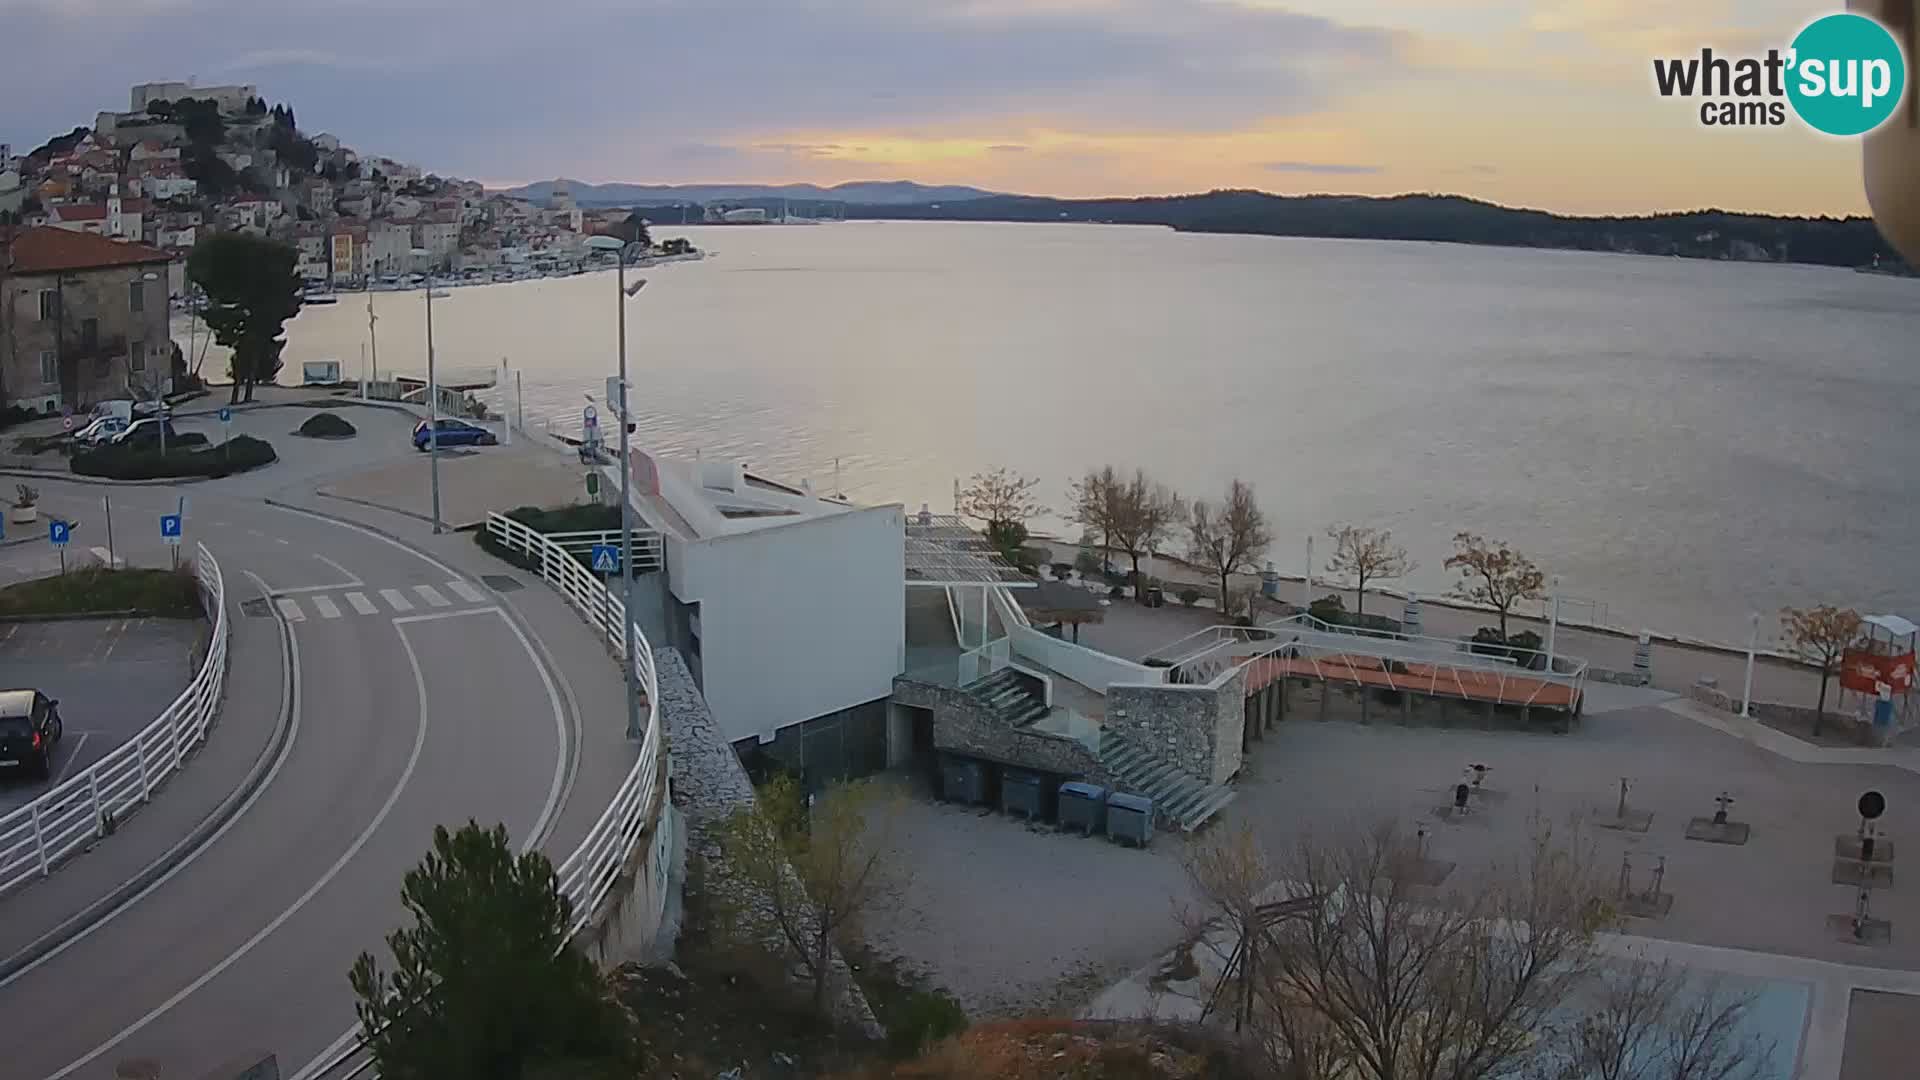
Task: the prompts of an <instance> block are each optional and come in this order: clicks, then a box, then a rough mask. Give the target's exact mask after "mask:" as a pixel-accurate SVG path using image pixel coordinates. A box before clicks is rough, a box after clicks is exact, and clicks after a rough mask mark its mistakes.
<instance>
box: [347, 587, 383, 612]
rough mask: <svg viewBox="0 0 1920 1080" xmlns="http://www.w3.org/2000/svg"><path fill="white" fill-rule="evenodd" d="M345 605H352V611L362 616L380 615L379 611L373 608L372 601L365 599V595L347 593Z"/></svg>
mask: <svg viewBox="0 0 1920 1080" xmlns="http://www.w3.org/2000/svg"><path fill="white" fill-rule="evenodd" d="M347 603H349V604H352V605H353V610H354V611H356V612H358V613H360V614H362V615H378V614H379V613H380V609H379V608H377V607H374V606H373V601H371V600H369V599H367V594H366V593H357V592H350V593H348V594H347Z"/></svg>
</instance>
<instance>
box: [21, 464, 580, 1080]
mask: <svg viewBox="0 0 1920 1080" xmlns="http://www.w3.org/2000/svg"><path fill="white" fill-rule="evenodd" d="M41 486H42V489H43V502H44V503H45V504H46V506H47V507H48V508H49V509H50V510H51V511H53V512H63V511H65V512H69V513H72V514H74V516H76V517H79V518H80V519H81V520H82V522H83V523H84V522H85V521H86V519H87V516H88V515H87V512H86V509H85V507H86V506H88V505H91V506H93V507H95V508H97V507H98V506H99V498H100V493H101V489H100V488H97V487H95V488H89V487H84V486H81V485H74V484H64V483H57V482H53V481H48V482H46V483H44V484H42V485H41ZM180 491H184V492H185V493H186V494H187V497H188V500H189V507H188V519H187V531H188V534H189V535H188V540H189V544H191V542H192V541H193V540H196V539H197V540H200V541H203V542H205V543H206V544H207V546H208V548H209V549H210V550H212V551H213V553H214V556H215V557H216V558H217V559H219V561H220V564H221V567H222V569H223V570H224V571H225V574H226V581H227V594H228V596H227V607H228V617H229V618H230V619H232V620H233V632H234V634H235V640H236V642H238V640H239V638H240V637H241V636H243V635H244V636H248V637H253V636H260V637H266V638H275V639H278V636H279V635H281V634H282V633H283V632H284V633H285V635H286V638H285V639H284V641H285V644H284V646H282V645H281V642H280V641H279V640H276V641H275V648H274V649H273V650H271V651H269V650H267V649H263V648H257V647H256V648H255V649H253V650H252V652H251V653H249V654H248V655H250V656H252V657H254V658H255V660H256V661H258V659H259V658H261V657H265V656H268V655H271V654H272V653H273V652H280V653H282V655H283V657H287V658H290V659H291V660H292V665H291V669H290V670H291V674H292V678H291V680H283V679H282V678H281V671H280V670H279V665H275V670H273V671H271V672H269V671H263V670H259V669H258V665H257V664H256V665H255V666H254V669H253V670H248V671H233V672H231V673H230V676H229V680H228V693H227V701H226V704H225V706H224V708H225V710H226V711H227V713H228V714H231V713H232V712H233V711H234V710H282V709H287V710H291V712H290V720H291V724H292V728H291V734H290V736H289V738H288V739H287V741H286V743H285V746H284V749H283V750H282V751H281V753H280V756H279V757H278V758H277V759H276V760H275V761H274V763H273V765H272V769H271V771H270V772H269V774H268V776H267V779H266V780H265V782H264V783H263V784H262V785H261V786H260V788H259V789H258V791H256V792H255V794H254V796H253V797H252V798H251V799H250V800H249V801H248V802H247V803H245V804H243V806H242V807H241V809H240V810H239V812H238V813H237V814H236V816H235V817H234V818H233V819H232V820H231V821H230V822H229V823H228V825H227V826H226V827H225V828H223V829H222V830H220V831H219V832H218V833H216V834H215V835H214V836H213V837H212V838H211V839H210V841H209V842H208V843H207V844H205V845H204V846H203V847H201V848H200V849H199V850H198V851H197V852H195V853H194V854H192V855H191V856H189V858H188V860H187V861H185V862H183V863H182V864H181V865H179V866H178V867H176V868H175V869H174V870H173V871H172V872H170V873H169V874H167V875H166V876H165V877H163V878H161V879H160V880H159V881H157V882H156V883H155V884H154V885H153V886H151V887H150V888H149V889H148V890H147V891H146V892H144V893H142V894H140V895H138V896H136V897H135V898H134V899H133V900H132V901H130V902H129V903H128V904H127V905H125V906H123V907H122V908H121V909H119V910H118V911H117V912H115V913H114V914H113V915H111V916H110V917H109V918H108V919H107V920H106V921H104V922H103V923H100V924H96V925H95V926H94V927H93V928H92V929H91V930H90V931H88V932H87V933H85V934H84V935H82V936H81V937H79V938H78V939H76V940H74V941H72V942H70V943H69V944H68V945H66V946H65V947H64V948H62V949H60V950H58V951H56V952H54V953H53V954H51V955H49V956H47V957H44V958H43V959H42V960H41V961H39V962H38V963H36V964H34V965H33V966H31V967H28V968H26V969H24V970H22V971H20V972H18V973H16V974H15V975H14V976H13V977H11V978H9V979H8V980H7V981H6V982H5V983H0V1017H4V1018H5V1019H4V1021H0V1024H4V1028H5V1030H6V1031H8V1032H11V1033H12V1034H10V1035H9V1036H8V1039H7V1042H8V1047H7V1051H6V1054H5V1058H6V1065H5V1067H4V1068H0V1072H3V1073H4V1074H5V1075H6V1076H8V1077H22V1078H25V1077H47V1078H56V1080H57V1078H65V1077H111V1076H113V1074H114V1070H115V1066H116V1065H117V1064H119V1063H120V1062H122V1061H125V1060H128V1059H134V1058H144V1059H151V1060H154V1061H157V1062H158V1063H159V1064H160V1065H161V1066H162V1067H163V1069H164V1070H165V1072H164V1074H163V1075H165V1076H168V1077H188V1078H197V1077H200V1076H202V1075H204V1074H205V1073H206V1071H207V1070H210V1069H213V1068H215V1067H217V1066H220V1065H223V1064H225V1063H228V1062H230V1061H232V1060H233V1059H234V1058H236V1057H237V1056H240V1055H242V1054H243V1053H246V1052H250V1051H252V1050H255V1049H257V1050H259V1051H261V1052H263V1053H265V1052H271V1053H274V1054H277V1055H278V1058H279V1062H280V1066H281V1069H282V1073H283V1075H292V1074H293V1072H294V1071H295V1070H297V1069H299V1068H300V1067H301V1066H303V1065H305V1064H306V1063H307V1062H308V1061H309V1060H310V1059H312V1058H313V1057H315V1056H316V1055H318V1054H319V1053H321V1052H322V1050H324V1049H325V1048H326V1047H327V1046H328V1044H329V1043H331V1042H333V1041H334V1039H335V1038H336V1037H337V1036H338V1035H339V1034H340V1033H341V1032H342V1031H345V1030H347V1029H348V1028H349V1027H351V1026H352V1024H353V1023H354V1016H353V1008H352V995H351V991H350V990H349V988H348V986H347V981H346V972H347V968H348V966H349V964H350V963H351V962H352V959H353V957H354V956H355V955H356V954H357V953H358V952H359V951H361V950H363V949H373V950H375V951H376V954H377V955H380V956H381V957H382V958H383V959H386V958H387V954H386V950H385V947H384V945H383V944H382V938H383V936H384V935H385V933H386V932H387V931H388V930H390V929H392V928H394V927H396V926H398V925H400V924H401V923H402V921H403V917H404V910H403V908H402V907H401V904H400V895H399V890H400V881H401V878H402V876H403V875H404V874H405V872H406V871H407V870H408V869H410V868H411V867H412V866H414V864H415V863H417V862H418V860H419V859H420V857H421V855H422V854H423V853H424V852H425V851H426V850H427V848H428V846H429V845H430V843H431V838H432V831H433V828H434V826H436V825H440V824H455V823H460V822H464V821H466V820H467V819H468V818H470V817H471V818H475V819H478V820H479V821H481V822H482V823H488V824H490V823H493V822H496V821H503V822H505V824H506V826H507V828H508V830H509V832H510V833H511V834H512V835H513V837H514V839H515V840H516V842H520V843H526V842H530V841H531V842H537V841H538V840H540V839H541V838H542V837H543V835H544V833H545V831H546V830H547V829H548V828H549V827H550V826H551V823H552V822H553V820H554V817H555V815H556V813H557V812H558V808H559V806H560V805H561V803H562V801H563V800H564V799H565V797H566V794H567V792H566V789H567V787H568V785H569V783H570V778H571V775H572V771H573V768H574V764H575V756H576V754H577V749H576V748H577V744H578V739H577V738H576V737H575V731H574V729H573V724H574V720H573V717H572V716H571V714H570V712H569V710H568V709H567V707H566V706H565V697H564V695H563V693H562V688H561V687H560V686H558V685H556V682H555V676H554V674H553V673H552V672H551V671H549V670H548V668H547V667H546V665H545V664H543V662H542V660H541V656H540V651H539V650H538V649H536V647H535V644H534V643H533V641H531V640H530V639H529V638H528V637H527V636H526V634H525V633H524V632H523V631H522V630H521V629H520V627H519V625H518V623H517V622H516V621H515V620H514V619H512V618H510V617H509V615H508V613H507V612H506V611H505V610H503V609H502V608H501V607H500V606H498V604H497V598H496V597H495V596H494V595H493V594H492V593H491V592H489V591H487V590H486V589H485V588H484V587H483V586H482V585H481V584H480V583H479V582H478V581H475V580H473V579H471V578H469V577H466V576H464V575H462V574H460V573H458V572H456V571H455V570H454V569H453V568H451V567H449V566H447V565H445V564H444V563H442V562H440V561H438V560H436V559H434V558H433V557H432V556H430V555H427V554H425V553H422V552H419V551H416V550H414V549H411V548H409V547H408V546H405V545H403V544H400V543H397V542H394V541H391V540H388V539H386V538H384V537H381V536H379V535H377V534H374V533H372V532H370V531H367V530H362V529H359V528H356V527H352V526H348V525H344V524H339V523H335V522H329V521H326V520H323V519H321V518H318V517H314V516H311V515H307V514H302V513H299V512H296V511H290V510H284V509H278V508H274V507H271V506H268V505H266V504H264V503H262V502H260V501H258V500H255V499H241V498H234V497H223V496H221V495H219V494H217V491H216V489H214V488H213V487H212V486H211V485H194V486H189V487H185V488H182V489H180ZM177 494H178V492H176V491H174V490H171V489H165V488H117V489H114V490H113V492H112V496H113V500H114V517H115V522H116V530H117V532H119V533H120V536H119V537H118V539H119V540H120V546H119V549H118V550H119V551H120V553H121V554H122V555H123V556H124V557H130V561H131V562H133V563H134V564H136V565H156V564H160V565H164V559H165V554H164V551H165V549H164V548H162V547H161V546H160V545H159V543H158V536H157V525H156V524H153V522H154V521H155V519H157V516H158V515H159V514H160V513H162V512H165V511H167V510H169V509H171V508H172V505H173V503H174V500H175V499H176V497H177ZM96 516H97V513H96ZM128 523H135V524H136V528H135V529H133V530H131V531H135V532H151V533H154V534H155V535H152V536H151V537H149V538H146V539H129V538H128V537H127V536H126V533H127V532H129V531H130V530H129V529H128ZM92 531H93V530H91V529H88V528H87V527H86V526H85V525H84V524H83V529H82V533H81V534H79V535H77V536H76V543H77V544H80V545H81V546H83V547H84V544H85V543H99V542H100V539H99V537H97V536H91V535H88V534H89V533H91V532H92ZM82 542H84V543H82ZM129 548H132V549H133V550H131V551H129V550H128V549H129ZM188 550H191V548H190V546H189V548H188ZM269 590H270V591H271V592H273V593H274V594H276V596H277V597H278V599H277V600H276V601H275V602H274V607H273V609H272V615H271V617H267V616H264V615H261V614H258V613H257V609H258V608H259V605H257V604H256V605H253V606H254V608H255V609H256V613H255V614H251V615H249V614H243V613H242V608H241V604H242V602H244V601H247V600H250V599H256V598H259V597H261V596H263V595H264V593H265V592H266V591H269ZM238 651H239V650H238V649H237V648H236V652H238ZM283 693H284V699H283ZM160 704H161V703H156V704H155V710H156V711H157V710H158V708H159V706H160ZM212 737H213V738H216V739H217V738H218V737H219V730H218V728H216V729H215V732H214V734H213V736H212ZM188 768H189V769H191V768H192V765H191V764H189V766H188ZM157 797H158V798H162V799H164V798H165V797H166V793H165V792H164V791H163V792H162V793H161V794H160V795H159V796H157ZM111 842H112V841H111V839H109V841H108V843H111ZM59 885H60V875H59V874H58V872H56V873H55V875H54V877H53V878H51V879H49V880H48V881H45V882H41V883H39V884H38V885H36V886H33V888H36V889H53V888H58V887H59ZM5 910H6V905H5V901H4V900H0V918H4V917H5Z"/></svg>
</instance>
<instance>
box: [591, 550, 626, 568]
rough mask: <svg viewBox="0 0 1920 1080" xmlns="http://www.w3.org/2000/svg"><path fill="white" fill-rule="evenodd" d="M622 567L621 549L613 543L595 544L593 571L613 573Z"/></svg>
mask: <svg viewBox="0 0 1920 1080" xmlns="http://www.w3.org/2000/svg"><path fill="white" fill-rule="evenodd" d="M619 569H620V549H619V548H617V547H614V546H613V545H612V544H595V545H593V572H594V573H596V574H611V573H614V572H616V571H618V570H619Z"/></svg>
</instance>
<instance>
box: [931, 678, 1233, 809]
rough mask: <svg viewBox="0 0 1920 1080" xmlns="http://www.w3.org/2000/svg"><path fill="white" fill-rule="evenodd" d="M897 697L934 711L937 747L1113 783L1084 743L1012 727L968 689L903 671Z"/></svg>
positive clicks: (1100, 782)
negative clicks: (930, 681)
mask: <svg viewBox="0 0 1920 1080" xmlns="http://www.w3.org/2000/svg"><path fill="white" fill-rule="evenodd" d="M893 700H894V702H895V704H899V705H910V706H913V707H915V708H920V709H927V710H929V711H931V712H932V713H933V745H934V746H935V748H937V749H940V750H951V751H953V752H955V753H959V754H968V755H971V756H974V757H982V758H987V759H990V760H993V761H999V762H1006V763H1010V764H1015V765H1025V766H1027V767H1029V768H1033V769H1039V770H1042V771H1044V772H1050V773H1056V774H1058V775H1061V776H1071V777H1076V778H1079V779H1084V780H1088V781H1091V782H1092V783H1096V784H1100V785H1102V786H1111V785H1112V783H1113V778H1112V777H1111V775H1109V774H1108V772H1107V770H1106V769H1105V768H1104V767H1103V766H1102V765H1101V764H1100V760H1099V759H1098V758H1096V757H1094V755H1093V752H1092V751H1090V750H1088V749H1087V748H1086V747H1085V746H1084V745H1082V744H1081V743H1079V742H1077V741H1075V740H1073V739H1069V738H1067V737H1066V736H1064V735H1050V734H1047V733H1046V732H1041V731H1033V730H1031V729H1028V728H1016V727H1012V726H1010V725H1008V724H1007V722H1006V721H1004V720H1001V719H1000V718H999V717H997V716H995V715H993V713H992V712H990V711H989V710H988V709H987V707H986V706H985V705H984V704H982V703H981V702H980V700H979V699H978V698H976V697H974V696H973V695H972V694H969V693H967V692H966V691H965V690H957V689H954V688H953V687H949V686H935V685H933V684H931V683H924V682H919V681H917V680H915V679H912V678H909V677H907V676H904V675H902V676H898V677H896V678H895V679H894V680H893ZM1236 745H1237V744H1236Z"/></svg>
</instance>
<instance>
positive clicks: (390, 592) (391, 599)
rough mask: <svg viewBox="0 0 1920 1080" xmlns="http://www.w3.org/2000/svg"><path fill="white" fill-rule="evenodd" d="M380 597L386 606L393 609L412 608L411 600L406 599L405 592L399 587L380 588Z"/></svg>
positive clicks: (409, 609)
mask: <svg viewBox="0 0 1920 1080" xmlns="http://www.w3.org/2000/svg"><path fill="white" fill-rule="evenodd" d="M380 599H382V600H385V601H386V602H387V606H388V607H391V608H392V609H393V610H395V611H412V610H413V601H411V600H409V599H407V594H406V593H403V592H401V591H400V590H399V589H381V590H380Z"/></svg>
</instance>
